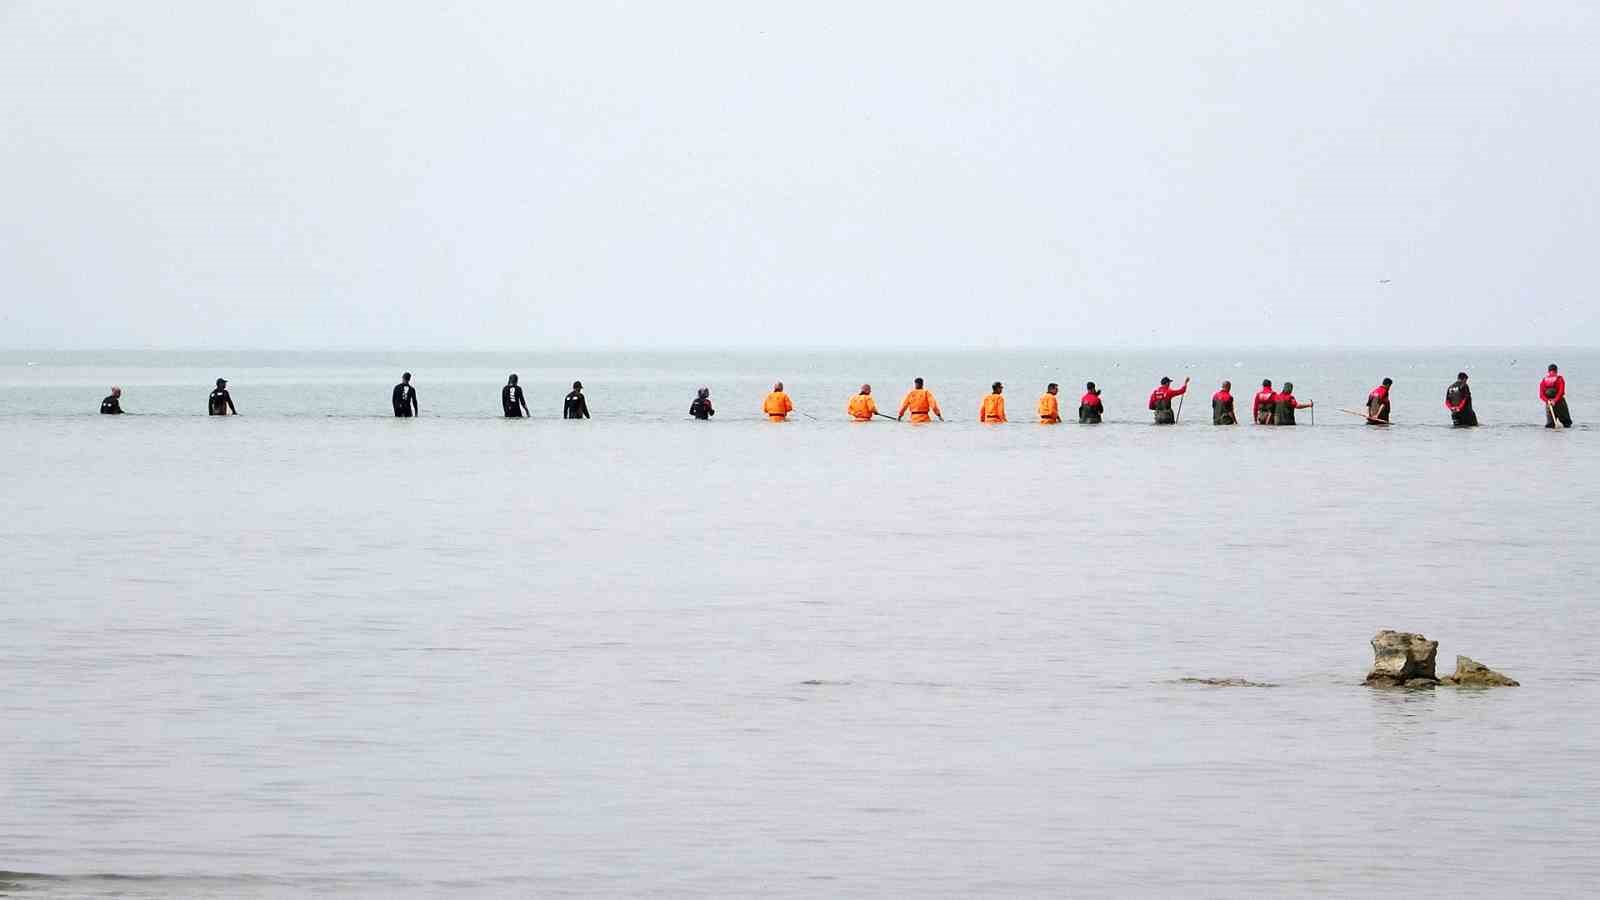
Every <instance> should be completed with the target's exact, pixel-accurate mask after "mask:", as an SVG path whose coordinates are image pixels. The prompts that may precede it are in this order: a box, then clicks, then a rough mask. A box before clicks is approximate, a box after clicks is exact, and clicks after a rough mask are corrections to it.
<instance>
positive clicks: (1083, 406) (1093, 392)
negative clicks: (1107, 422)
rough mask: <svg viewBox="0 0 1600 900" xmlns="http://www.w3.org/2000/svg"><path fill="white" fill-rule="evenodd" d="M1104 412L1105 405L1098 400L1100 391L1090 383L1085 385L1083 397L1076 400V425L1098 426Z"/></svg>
mask: <svg viewBox="0 0 1600 900" xmlns="http://www.w3.org/2000/svg"><path fill="white" fill-rule="evenodd" d="M1105 412H1106V405H1105V403H1103V402H1101V400H1100V389H1099V388H1097V387H1095V386H1094V382H1092V381H1091V382H1089V383H1088V384H1085V385H1084V392H1083V396H1082V397H1079V398H1078V424H1079V425H1099V424H1100V421H1101V419H1102V418H1103V417H1104V416H1105Z"/></svg>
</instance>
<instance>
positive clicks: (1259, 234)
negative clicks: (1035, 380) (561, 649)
mask: <svg viewBox="0 0 1600 900" xmlns="http://www.w3.org/2000/svg"><path fill="white" fill-rule="evenodd" d="M1597 8H1600V5H1597V4H1595V3H1593V2H1571V3H1566V2H1533V3H1513V2H1505V0H1503V2H1493V3H1486V2H1470V0H1469V2H1460V0H1452V2H1403V3H1383V2H1373V3H1334V2H1307V3H1299V2H1256V3H1202V4H1176V3H1170V4H1168V3H1161V4H1158V3H1126V4H1122V3H1118V4H1094V5H1089V4H1084V5H1074V4H1067V3H977V2H966V3H944V4H940V3H920V2H919V3H909V2H908V3H861V2H850V3H842V2H841V3H832V2H809V3H783V4H777V3H774V4H754V3H748V2H738V3H733V2H730V3H701V2H672V3H659V2H658V3H637V4H634V3H578V2H573V3H526V2H516V3H513V2H505V3H500V2H489V0H484V2H473V3H467V2H460V3H455V2H432V3H404V2H402V3H395V2H382V3H379V2H351V3H323V2H315V3H311V2H296V0H282V2H261V3H244V2H217V0H206V2H173V0H161V2H139V0H127V2H110V0H95V2H87V3H85V2H70V0H47V2H33V0H0V317H3V321H0V344H3V345H7V346H25V347H43V348H91V347H140V346H156V347H193V348H208V347H216V348H241V347H242V348H255V347H260V348H316V347H362V348H379V347H396V348H401V347H405V348H441V349H445V348H458V347H461V348H467V347H484V348H491V347H492V348H525V347H560V348H579V347H583V348H588V347H596V348H604V347H610V346H649V347H672V346H690V347H708V346H709V347H720V346H749V347H756V346H779V345H782V346H833V345H851V346H884V347H890V346H896V347H898V346H933V345H938V346H974V347H988V346H1030V345H1053V344H1060V345H1071V346H1093V345H1112V346H1123V345H1127V346H1151V345H1163V344H1214V345H1231V346H1239V345H1250V346H1254V345H1318V344H1348V345H1449V344H1510V343H1516V344H1552V343H1554V344H1568V345H1573V344H1582V345H1594V344H1600V303H1597V302H1596V300H1597V297H1596V286H1597V284H1600V252H1597V248H1600V230H1597V225H1600V220H1597V215H1596V212H1597V210H1596V207H1597V203H1596V196H1595V195H1596V186H1597V179H1596V177H1595V174H1594V172H1595V167H1596V165H1600V52H1597V51H1596V48H1597V47H1600V17H1597V13H1596V9H1597ZM1380 279H1390V280H1391V283H1389V284H1387V285H1384V284H1379V281H1380Z"/></svg>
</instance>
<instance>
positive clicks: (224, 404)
mask: <svg viewBox="0 0 1600 900" xmlns="http://www.w3.org/2000/svg"><path fill="white" fill-rule="evenodd" d="M206 412H207V414H209V415H213V416H237V415H238V414H239V410H238V409H236V408H235V407H234V405H233V397H232V396H231V395H230V394H229V393H228V379H226V378H218V379H217V389H216V390H214V391H212V392H211V397H210V398H209V399H207V400H206Z"/></svg>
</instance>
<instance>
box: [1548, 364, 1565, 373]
mask: <svg viewBox="0 0 1600 900" xmlns="http://www.w3.org/2000/svg"><path fill="white" fill-rule="evenodd" d="M1545 371H1547V372H1549V373H1550V374H1551V375H1554V374H1555V373H1557V372H1559V371H1561V370H1560V369H1557V368H1556V364H1555V363H1551V364H1550V368H1548V369H1546V370H1545Z"/></svg>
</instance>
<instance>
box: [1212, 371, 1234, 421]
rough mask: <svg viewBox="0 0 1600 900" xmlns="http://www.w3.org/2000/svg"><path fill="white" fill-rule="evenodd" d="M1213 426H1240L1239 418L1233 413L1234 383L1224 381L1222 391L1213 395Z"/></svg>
mask: <svg viewBox="0 0 1600 900" xmlns="http://www.w3.org/2000/svg"><path fill="white" fill-rule="evenodd" d="M1211 424H1213V425H1237V424H1239V417H1238V416H1237V415H1235V414H1234V411H1233V382H1231V381H1224V382H1223V383H1222V388H1221V390H1219V391H1217V392H1216V393H1215V394H1212V395H1211Z"/></svg>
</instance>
